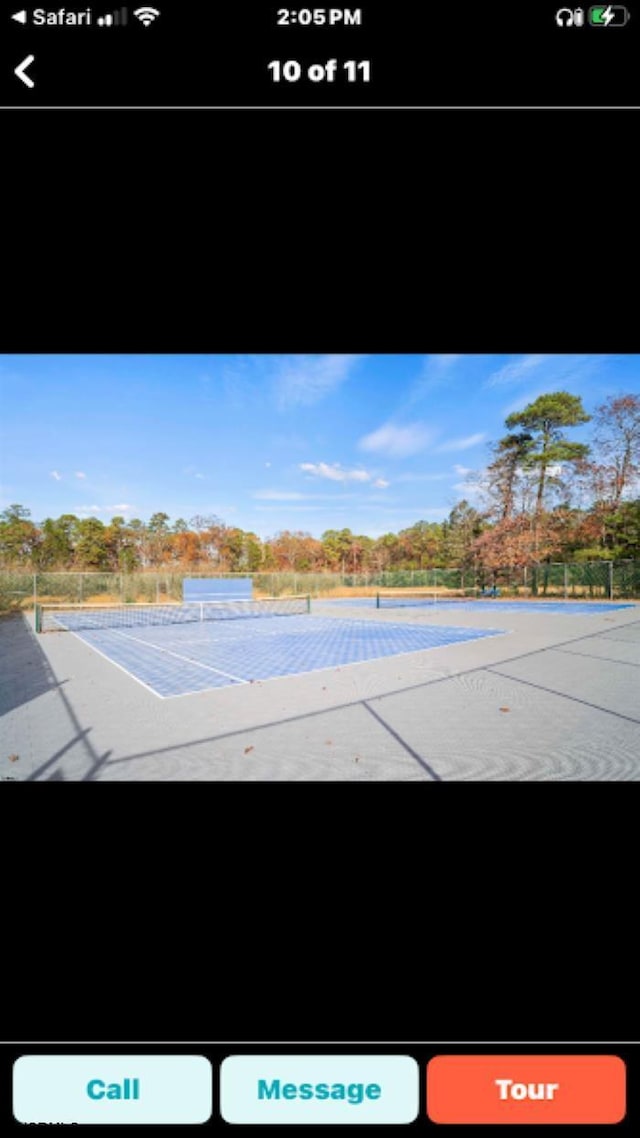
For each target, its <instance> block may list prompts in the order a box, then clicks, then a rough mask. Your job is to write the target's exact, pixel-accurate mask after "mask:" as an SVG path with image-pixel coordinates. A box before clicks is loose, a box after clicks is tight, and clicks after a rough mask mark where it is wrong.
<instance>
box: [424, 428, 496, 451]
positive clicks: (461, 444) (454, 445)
mask: <svg viewBox="0 0 640 1138" xmlns="http://www.w3.org/2000/svg"><path fill="white" fill-rule="evenodd" d="M485 438H486V435H485V434H484V433H483V432H482V433H480V434H477V435H467V437H466V438H464V439H452V440H451V442H450V443H441V444H440V446H439V447H437V448H436V449H437V450H438V451H440V452H444V451H451V450H471V447H475V446H477V445H478V443H481V442H482V441H483V439H485Z"/></svg>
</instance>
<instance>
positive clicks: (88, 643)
mask: <svg viewBox="0 0 640 1138" xmlns="http://www.w3.org/2000/svg"><path fill="white" fill-rule="evenodd" d="M68 631H69V632H70V633H71V635H72V636H75V637H76V639H77V640H79V641H80V643H81V644H84V646H85V648H91V650H92V651H93V652H97V653H98V656H102V659H103V660H108V662H109V663H110V664H113V665H114V667H116V668H119V669H120V671H121V672H124V674H125V676H129V677H130V679H132V680H135V681H136V683H137V684H141V685H142V687H143V688H146V689H147V691H150V692H151V694H152V695H155V697H156V699H166V696H164V695H160V692H159V691H156V689H155V688H152V687H150V686H149V684H145V682H144V680H141V679H140V677H139V676H136V674H135V672H130V671H129V669H128V668H125V666H124V664H119V663H118V661H117V660H114V659H113V657H112V656H107V653H106V652H101V651H100V649H99V648H96V646H95V644H92V643H91V641H90V640H85V638H84V636H82V635H81V634H80V633H79V632H73V631H72V629H69V630H68Z"/></svg>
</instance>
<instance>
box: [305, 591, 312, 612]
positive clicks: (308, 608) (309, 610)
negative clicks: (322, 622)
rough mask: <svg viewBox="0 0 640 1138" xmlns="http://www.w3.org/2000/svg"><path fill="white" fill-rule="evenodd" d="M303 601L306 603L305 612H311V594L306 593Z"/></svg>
mask: <svg viewBox="0 0 640 1138" xmlns="http://www.w3.org/2000/svg"><path fill="white" fill-rule="evenodd" d="M305 599H306V602H307V612H311V593H307V596H306V598H305Z"/></svg>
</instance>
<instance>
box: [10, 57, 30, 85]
mask: <svg viewBox="0 0 640 1138" xmlns="http://www.w3.org/2000/svg"><path fill="white" fill-rule="evenodd" d="M34 59H35V55H28V56H27V58H26V59H23V60H22V63H19V64H18V66H17V67H16V68H15V69H14V72H13V74H14V75H17V76H18V79H22V82H23V83H25V84H26V86H27V87H35V83H34V82H33V79H31V78H30V77H29V76H28V75H26V74H25V72H26V70H27V67H31V64H32V63H33V61H34Z"/></svg>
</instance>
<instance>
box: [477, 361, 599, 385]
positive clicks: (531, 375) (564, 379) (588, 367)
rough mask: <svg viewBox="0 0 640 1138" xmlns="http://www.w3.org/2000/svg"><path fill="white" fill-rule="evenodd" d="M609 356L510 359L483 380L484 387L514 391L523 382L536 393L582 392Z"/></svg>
mask: <svg viewBox="0 0 640 1138" xmlns="http://www.w3.org/2000/svg"><path fill="white" fill-rule="evenodd" d="M608 360H609V357H608V356H605V355H600V356H588V355H548V356H543V355H529V356H520V357H519V358H515V359H511V360H510V361H509V363H507V364H505V366H504V367H502V368H500V369H499V370H498V371H494V372H493V374H492V375H490V376H489V378H488V379H487V380H485V383H484V386H485V387H507V386H509V387H514V386H517V384H519V383H522V382H529V383H535V384H536V385H538V387H539V393H540V394H542V393H543V392H547V391H560V390H562V389H564V390H566V391H571V388H572V387H574V386H576V385H579V386H580V387H581V388H582V389H583V390H584V388H585V385H588V383H589V381H590V380H592V379H593V378H594V377H595V378H596V380H599V378H600V377H601V375H602V372H603V369H604V368H605V365H606V364H607V362H608Z"/></svg>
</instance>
